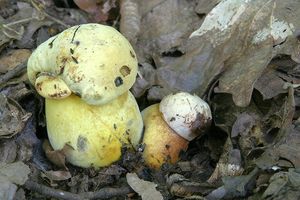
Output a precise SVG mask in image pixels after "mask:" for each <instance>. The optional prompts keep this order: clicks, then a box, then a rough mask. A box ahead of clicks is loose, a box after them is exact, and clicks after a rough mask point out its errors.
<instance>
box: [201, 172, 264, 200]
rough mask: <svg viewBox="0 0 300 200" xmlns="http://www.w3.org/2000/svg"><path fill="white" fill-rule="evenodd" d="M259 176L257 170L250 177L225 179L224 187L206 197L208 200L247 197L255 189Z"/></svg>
mask: <svg viewBox="0 0 300 200" xmlns="http://www.w3.org/2000/svg"><path fill="white" fill-rule="evenodd" d="M257 174H258V169H257V168H255V169H254V170H252V171H251V172H250V173H249V174H248V175H243V176H235V177H233V176H231V177H224V178H223V179H222V180H223V183H224V185H223V186H221V187H219V188H218V189H216V190H214V191H212V192H211V193H210V194H208V195H207V196H205V198H206V199H233V198H238V199H240V197H245V196H247V195H248V194H249V193H250V192H251V191H252V190H253V188H254V186H255V185H254V183H255V182H254V180H255V179H256V176H257Z"/></svg>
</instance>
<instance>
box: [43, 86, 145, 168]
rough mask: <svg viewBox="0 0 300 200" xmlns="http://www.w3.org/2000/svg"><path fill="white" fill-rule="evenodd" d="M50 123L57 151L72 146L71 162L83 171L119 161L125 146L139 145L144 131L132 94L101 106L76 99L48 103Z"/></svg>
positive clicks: (126, 94)
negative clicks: (85, 168) (83, 168)
mask: <svg viewBox="0 0 300 200" xmlns="http://www.w3.org/2000/svg"><path fill="white" fill-rule="evenodd" d="M46 120H47V131H48V137H49V141H50V144H51V145H52V147H53V149H54V150H60V149H62V148H63V147H64V146H65V145H66V144H68V145H70V146H71V147H72V148H68V149H70V150H68V151H67V153H66V158H67V161H68V162H70V163H71V164H73V165H76V166H80V167H90V166H94V167H96V168H97V167H103V166H108V165H110V164H111V163H113V162H115V161H117V160H118V159H119V158H120V156H121V148H122V147H123V146H125V145H126V146H128V147H129V148H130V147H134V148H135V147H136V146H137V145H138V144H139V142H140V140H141V137H142V130H143V121H142V116H141V113H140V111H139V108H138V106H137V103H136V100H135V98H134V97H133V95H132V94H131V93H130V92H129V91H128V92H125V93H124V94H122V95H121V96H119V97H118V98H116V99H114V100H112V101H111V102H109V103H107V104H104V105H101V106H94V105H89V104H86V103H85V102H84V101H82V100H81V99H80V98H79V97H77V96H75V95H70V96H69V97H67V98H64V99H60V100H55V99H46Z"/></svg>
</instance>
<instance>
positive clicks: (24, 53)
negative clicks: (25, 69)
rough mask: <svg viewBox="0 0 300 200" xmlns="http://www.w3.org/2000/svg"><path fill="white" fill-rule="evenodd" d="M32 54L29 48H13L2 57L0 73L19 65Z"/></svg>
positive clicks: (0, 59)
mask: <svg viewBox="0 0 300 200" xmlns="http://www.w3.org/2000/svg"><path fill="white" fill-rule="evenodd" d="M30 55H31V51H30V50H28V49H17V50H11V51H9V52H8V53H7V54H5V55H3V56H1V58H0V73H5V72H7V71H9V70H11V69H13V68H14V67H16V66H17V65H19V64H21V63H23V62H26V60H27V59H28V57H29V56H30Z"/></svg>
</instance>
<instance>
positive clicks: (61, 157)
mask: <svg viewBox="0 0 300 200" xmlns="http://www.w3.org/2000/svg"><path fill="white" fill-rule="evenodd" d="M43 149H44V151H45V154H46V157H47V158H48V159H49V160H50V162H52V163H53V164H55V165H56V166H58V167H61V168H63V169H66V170H68V168H67V166H66V153H67V151H69V150H70V149H72V147H71V146H70V145H67V144H66V145H65V146H64V147H63V149H60V150H53V148H52V146H51V144H50V143H49V141H48V140H45V141H44V143H43Z"/></svg>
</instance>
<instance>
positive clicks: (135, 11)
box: [120, 0, 141, 45]
mask: <svg viewBox="0 0 300 200" xmlns="http://www.w3.org/2000/svg"><path fill="white" fill-rule="evenodd" d="M120 7H121V8H120V14H121V20H120V32H121V33H122V34H123V35H124V36H125V37H126V38H127V39H128V41H129V42H130V43H131V44H134V45H135V44H136V42H137V36H138V34H139V32H140V25H141V15H140V13H139V7H138V2H137V0H122V1H121V5H120Z"/></svg>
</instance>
